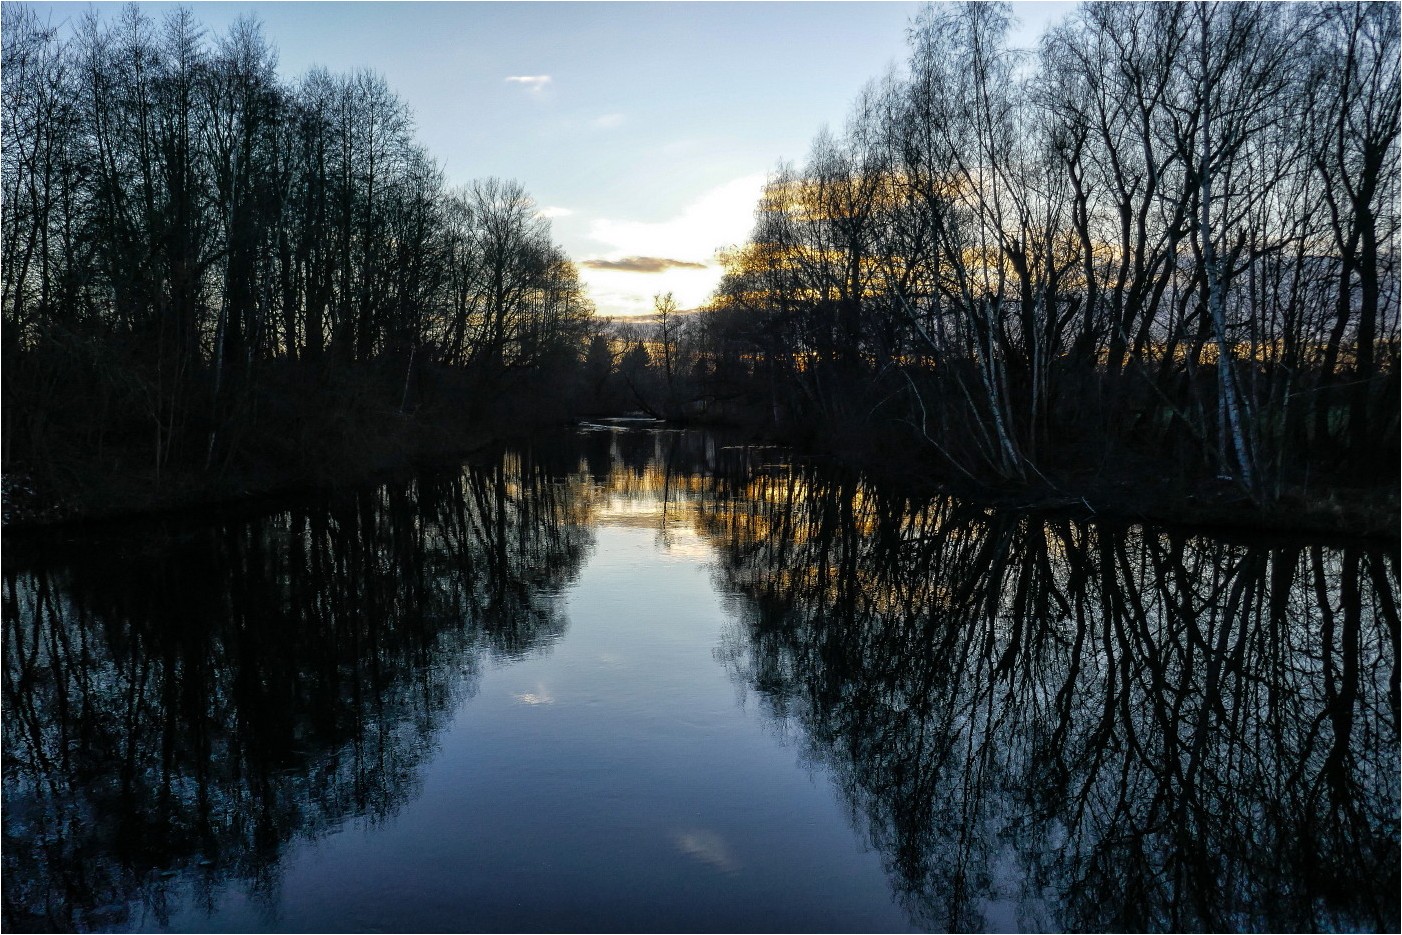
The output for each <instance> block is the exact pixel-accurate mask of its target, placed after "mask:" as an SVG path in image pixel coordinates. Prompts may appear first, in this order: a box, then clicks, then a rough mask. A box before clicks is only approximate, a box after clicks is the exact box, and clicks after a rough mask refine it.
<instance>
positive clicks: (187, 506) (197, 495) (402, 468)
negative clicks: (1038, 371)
mask: <svg viewBox="0 0 1402 935" xmlns="http://www.w3.org/2000/svg"><path fill="white" fill-rule="evenodd" d="M584 421H585V422H591V421H595V419H587V420H584ZM579 424H580V420H572V421H570V422H569V423H560V422H553V421H548V420H543V421H541V422H539V423H535V424H530V425H518V426H517V427H516V430H514V431H512V430H504V429H503V428H502V427H500V426H494V427H491V428H488V427H485V426H483V427H477V428H475V429H474V428H468V429H463V430H461V431H459V432H456V433H454V437H453V439H452V442H451V443H449V444H439V445H436V446H435V445H424V444H419V445H417V446H415V447H409V448H403V449H398V450H395V451H391V452H386V451H380V452H377V453H374V454H372V455H371V456H370V457H368V458H367V459H366V460H365V461H363V462H361V463H359V464H356V465H348V464H344V463H342V464H339V465H337V466H336V467H335V468H334V469H330V470H323V471H321V472H319V476H313V475H310V474H309V473H308V472H306V471H300V470H295V469H284V470H276V469H273V470H264V471H261V472H259V474H258V475H257V476H256V477H246V478H223V479H216V480H215V481H213V482H212V483H210V482H206V483H203V484H201V483H199V482H198V481H199V478H193V477H182V478H178V479H177V481H176V482H175V483H173V484H170V485H167V486H166V487H163V488H160V489H158V490H154V491H153V490H149V489H142V488H133V486H132V485H133V484H134V483H136V482H137V481H139V478H134V477H126V478H115V479H114V480H113V484H112V485H111V486H110V487H109V488H107V489H108V491H113V490H122V489H125V490H126V491H128V492H129V493H130V494H132V495H131V496H128V497H127V498H125V499H123V498H120V497H114V498H111V499H106V500H105V501H104V502H103V503H102V505H101V506H95V507H89V508H86V509H79V510H72V511H70V512H67V513H56V512H54V511H52V510H48V511H45V510H40V511H35V512H33V513H29V514H24V513H21V514H20V515H18V516H12V515H10V514H11V511H12V508H13V507H12V504H10V503H9V502H7V503H6V517H7V518H6V522H5V524H4V527H3V529H4V533H5V535H6V536H7V537H9V536H18V537H20V538H21V539H28V538H30V537H34V538H36V539H43V538H47V537H49V536H50V535H59V536H64V535H68V534H72V533H76V532H80V531H100V530H101V529H103V528H104V527H108V526H114V525H120V524H125V523H130V522H140V521H145V520H152V521H159V520H169V519H171V518H184V517H188V518H190V519H191V520H192V521H194V522H201V521H205V520H209V519H213V518H231V517H238V516H242V515H246V514H248V513H250V512H253V513H259V512H263V511H264V510H265V509H266V508H268V507H270V506H274V505H276V504H279V503H281V502H284V501H288V500H304V499H306V498H308V497H317V496H325V495H329V494H334V493H336V492H338V491H345V490H357V489H363V488H366V487H372V486H376V485H379V484H382V483H385V482H388V481H392V480H396V479H402V478H405V477H409V476H413V475H414V474H417V473H418V472H420V471H424V470H431V469H434V468H442V467H450V466H454V465H457V464H461V463H464V462H466V461H469V460H471V459H473V458H474V457H480V456H482V455H483V454H485V453H487V452H490V451H493V450H495V449H499V448H500V447H502V446H505V445H510V444H513V443H521V442H527V443H528V442H530V441H531V440H532V439H537V438H544V437H548V436H549V435H552V434H555V433H557V432H568V431H575V430H577V427H578V425H579ZM662 424H665V425H666V427H668V428H674V429H675V428H680V429H700V430H705V431H711V430H716V431H727V430H728V431H734V432H736V433H737V438H738V439H744V440H745V443H748V444H755V445H780V446H782V447H786V448H788V449H790V450H791V451H792V452H793V453H794V454H795V455H797V456H799V457H800V458H803V459H806V460H810V461H812V462H814V463H818V464H823V465H825V466H829V467H832V468H835V469H838V470H848V471H854V472H856V473H858V474H861V475H863V476H865V477H867V478H869V479H871V480H873V481H875V482H877V483H880V484H884V485H890V486H891V487H893V488H895V489H897V490H899V491H902V492H904V493H907V494H909V495H911V496H916V497H922V496H952V497H957V498H959V499H961V500H965V501H968V503H969V504H970V505H971V506H973V507H978V508H984V509H993V510H997V511H1000V512H1009V513H1017V514H1024V515H1027V516H1039V517H1047V518H1067V519H1074V520H1079V521H1090V522H1095V523H1099V524H1109V525H1136V524H1138V525H1149V526H1155V527H1161V528H1164V529H1171V530H1176V531H1184V532H1194V533H1201V534H1204V535H1210V536H1213V537H1215V538H1222V539H1229V540H1240V541H1249V542H1253V543H1256V542H1261V541H1263V540H1264V541H1270V542H1280V541H1282V540H1285V541H1291V542H1306V543H1308V544H1314V545H1319V544H1328V543H1330V542H1335V541H1338V542H1345V541H1359V540H1366V541H1372V542H1380V543H1385V544H1392V545H1395V544H1397V543H1398V542H1399V539H1400V538H1402V535H1399V510H1398V492H1397V490H1395V489H1393V490H1390V491H1388V490H1377V491H1366V490H1345V491H1333V492H1330V493H1329V494H1326V495H1324V496H1320V497H1317V498H1315V499H1313V500H1309V501H1296V502H1290V503H1281V504H1275V505H1272V506H1268V507H1266V508H1264V509H1263V508H1259V507H1256V506H1255V505H1253V504H1252V503H1251V502H1250V501H1249V500H1247V499H1246V498H1244V497H1242V496H1240V495H1239V494H1237V493H1236V492H1235V491H1234V490H1232V489H1230V488H1229V487H1228V486H1227V485H1225V484H1222V483H1217V484H1213V485H1200V486H1199V487H1198V488H1197V489H1192V488H1187V489H1186V490H1185V489H1184V488H1183V485H1182V484H1181V483H1178V484H1176V485H1175V486H1177V487H1178V489H1177V490H1168V489H1167V488H1169V487H1170V484H1169V483H1168V482H1165V481H1164V479H1162V478H1153V477H1141V478H1139V479H1138V480H1137V481H1135V480H1132V479H1130V478H1127V477H1120V478H1116V479H1115V480H1114V481H1113V482H1100V483H1081V484H1076V483H1074V482H1067V483H1066V484H1065V485H1054V484H1052V483H1051V482H1050V481H1049V482H1048V483H1046V484H1031V483H1029V484H1023V485H1016V486H1013V485H1006V484H1004V485H996V484H978V485H976V484H973V483H971V482H969V481H967V480H963V479H950V478H948V477H940V476H938V475H936V474H935V473H933V472H931V471H930V470H929V467H930V465H929V464H928V463H927V462H920V461H919V460H918V459H913V458H910V457H905V458H899V459H895V460H891V459H883V458H880V457H873V456H871V454H870V453H869V452H868V453H866V454H863V453H860V452H857V451H852V450H845V451H844V450H820V449H819V447H818V446H816V445H813V444H811V443H810V444H804V443H803V442H802V441H799V440H794V439H786V438H782V437H779V436H774V435H771V434H770V433H765V432H755V431H753V430H752V429H751V430H750V431H746V430H745V427H743V426H732V425H701V424H696V423H690V422H684V421H683V422H669V423H662ZM440 440H441V436H440ZM893 464H903V465H908V466H906V467H893V466H892V465H893ZM7 495H8V489H7ZM7 500H8V496H7Z"/></svg>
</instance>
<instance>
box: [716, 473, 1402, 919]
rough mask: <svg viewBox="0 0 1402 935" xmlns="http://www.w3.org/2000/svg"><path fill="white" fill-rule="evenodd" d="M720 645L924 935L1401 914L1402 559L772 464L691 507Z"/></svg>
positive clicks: (1360, 549)
mask: <svg viewBox="0 0 1402 935" xmlns="http://www.w3.org/2000/svg"><path fill="white" fill-rule="evenodd" d="M705 524H706V528H707V530H708V532H709V533H710V535H711V536H712V537H713V538H714V539H715V540H716V541H718V542H723V543H725V549H724V552H723V566H722V568H721V570H720V575H721V577H722V579H723V582H724V585H725V586H726V587H728V588H732V589H734V590H736V591H738V592H740V593H741V594H743V595H744V597H745V601H744V604H743V606H742V608H741V611H740V620H739V622H738V623H737V625H736V629H735V632H734V634H733V637H732V638H731V639H730V640H728V641H727V644H726V646H725V648H724V650H723V652H722V655H723V656H724V658H725V659H726V661H727V663H728V664H729V665H730V666H731V667H732V669H733V671H734V672H735V673H736V675H737V677H738V678H740V679H741V680H742V681H743V683H744V684H746V685H748V686H750V687H752V688H753V689H754V691H755V692H757V693H758V694H759V695H760V696H761V697H762V698H763V699H764V701H765V703H766V705H767V707H768V710H769V712H770V714H771V716H772V717H774V718H775V719H777V720H778V721H779V722H781V723H783V724H785V725H786V726H787V727H788V728H790V729H791V730H792V732H793V733H795V734H796V735H797V736H798V737H799V739H800V743H801V744H802V745H803V748H804V749H805V751H806V755H807V756H808V757H809V758H811V760H812V761H814V762H816V763H820V764H822V766H824V767H825V768H826V769H828V770H829V771H830V772H831V774H832V775H833V776H834V777H835V781H836V782H837V784H838V785H839V787H840V788H841V790H842V794H843V795H844V797H845V798H846V799H847V800H848V801H849V802H850V803H851V805H852V807H853V809H854V813H855V814H856V815H857V816H858V822H859V824H860V825H862V826H864V828H865V830H866V832H867V834H868V835H869V838H870V840H871V842H872V843H873V844H874V845H875V846H876V847H877V848H878V849H880V851H881V852H882V853H883V854H884V855H885V858H886V861H887V866H888V872H889V873H890V874H891V877H892V879H893V881H894V884H895V887H896V889H897V891H898V896H899V898H900V899H901V900H902V902H903V903H904V904H905V905H906V907H907V909H908V910H909V911H910V912H911V914H912V916H913V918H914V919H915V920H916V921H917V924H919V925H922V926H924V927H927V928H929V929H931V930H936V931H963V930H980V929H987V928H993V929H1002V930H1011V929H1023V930H1028V929H1031V930H1061V931H1078V930H1118V931H1144V930H1165V929H1166V930H1179V931H1183V930H1187V931H1217V930H1233V929H1235V930H1268V931H1303V930H1319V929H1376V930H1379V931H1396V930H1397V927H1398V903H1397V893H1398V879H1399V877H1398V730H1397V716H1398V615H1397V598H1396V581H1397V556H1396V554H1395V553H1391V554H1384V553H1382V552H1380V551H1378V550H1374V549H1369V548H1365V547H1362V546H1347V547H1343V548H1337V549H1331V548H1323V547H1320V546H1312V547H1306V546H1285V547H1275V548H1267V547H1261V546H1252V545H1239V544H1231V543H1227V542H1223V541H1219V540H1215V539H1211V538H1205V537H1197V536H1188V535H1181V534H1170V533H1160V532H1154V531H1143V530H1139V529H1128V530H1124V529H1110V528H1104V527H1099V528H1097V527H1095V526H1091V525H1087V524H1083V523H1078V522H1070V521H1066V520H1049V521H1043V520H1041V519H1032V518H1027V517H1018V516H1009V515H997V514H992V513H985V512H984V511H982V510H979V509H974V508H970V507H969V506H967V505H961V504H960V503H958V502H956V501H952V500H946V499H933V500H909V499H904V498H901V497H898V496H892V495H890V494H888V493H886V492H883V491H882V490H880V489H877V488H874V487H872V486H870V485H867V484H863V483H860V482H857V481H855V480H853V479H850V478H848V479H840V478H838V479H834V478H832V477H828V476H825V475H824V474H822V473H821V472H817V471H813V470H794V471H790V472H785V473H782V474H769V475H766V476H763V477H760V478H757V479H755V480H754V481H753V482H752V483H751V485H750V487H749V490H748V495H747V496H746V497H744V498H743V499H741V500H738V501H735V502H734V503H733V504H731V505H730V506H729V507H728V508H727V509H722V510H717V511H715V512H714V513H712V514H711V515H708V516H707V517H706V518H705Z"/></svg>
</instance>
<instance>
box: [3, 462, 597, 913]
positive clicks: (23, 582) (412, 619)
mask: <svg viewBox="0 0 1402 935" xmlns="http://www.w3.org/2000/svg"><path fill="white" fill-rule="evenodd" d="M553 479H554V477H553V475H552V474H549V473H547V472H546V471H545V470H544V469H543V468H542V467H541V466H540V465H539V464H536V463H533V462H529V461H523V460H522V459H520V458H517V457H507V458H505V459H504V460H503V461H502V462H500V463H498V464H497V465H495V466H492V467H485V468H484V467H473V468H468V469H466V470H464V471H462V472H453V473H452V474H449V475H444V476H428V477H423V478H420V479H419V480H418V481H417V482H414V483H407V484H398V485H387V486H385V487H382V488H380V489H378V490H376V491H373V492H366V493H361V494H357V495H347V496H343V497H338V498H335V499H334V500H332V501H331V502H329V503H323V504H318V505H317V506H315V507H312V508H306V509H294V510H290V511H287V512H285V513H281V514H278V515H275V516H272V517H266V518H263V519H259V520H256V521H248V522H243V523H231V524H226V525H223V526H217V527H206V528H202V529H194V530H184V531H173V530H171V529H169V528H166V527H160V526H152V527H148V528H147V529H145V530H144V531H143V532H142V533H141V534H140V535H124V536H120V537H108V538H105V539H103V540H102V541H99V542H96V543H93V544H91V545H76V546H74V545H70V546H67V547H65V548H64V549H63V550H62V551H63V553H64V557H63V559H62V561H38V562H35V563H32V564H31V565H30V566H29V567H27V568H10V569H7V570H6V573H5V583H4V584H5V602H4V608H5V610H4V638H5V669H4V693H5V694H4V701H5V710H4V717H5V738H4V739H5V745H4V769H5V819H4V839H5V847H4V882H5V886H4V913H5V927H6V928H7V929H11V930H20V929H34V928H40V929H59V930H74V929H80V930H86V929H111V928H119V927H125V926H130V925H136V926H140V927H154V926H164V925H165V924H166V923H167V921H168V919H169V918H170V915H171V913H172V912H173V911H175V910H176V909H177V908H179V906H180V904H181V903H182V902H189V901H193V902H195V903H196V904H201V903H202V904H207V905H212V904H213V902H214V898H215V895H216V892H217V890H218V889H219V888H220V887H222V886H224V885H226V884H228V883H229V882H231V881H239V882H241V883H242V884H243V885H244V888H245V889H247V890H248V891H250V892H252V893H253V894H254V896H255V898H258V897H259V896H260V895H261V897H262V898H264V899H266V900H274V899H275V898H276V889H277V883H278V875H277V869H278V860H279V857H280V855H281V853H282V851H283V850H284V848H285V846H286V845H287V844H288V843H289V842H290V841H292V840H294V839H297V838H303V839H305V838H314V837H317V836H319V835H321V834H323V833H324V832H326V831H327V830H329V829H332V828H334V827H336V826H337V825H339V824H341V823H343V822H345V821H346V820H347V819H349V818H353V817H361V818H363V819H365V820H368V821H371V822H374V821H377V820H380V819H382V818H384V817H386V816H388V815H391V814H393V813H394V812H395V811H396V810H397V809H398V808H399V807H400V806H401V804H402V803H404V802H405V801H407V800H408V799H410V798H412V797H413V796H414V795H415V792H416V787H417V779H416V777H417V773H418V770H419V767H420V765H421V764H422V763H423V762H424V761H425V759H426V758H427V757H429V756H430V755H431V754H432V751H433V747H434V743H435V735H436V734H437V733H438V732H439V731H440V729H441V727H442V725H443V724H444V722H445V719H446V718H447V717H448V715H450V714H451V712H452V711H453V710H454V709H455V708H456V706H457V705H458V703H459V702H460V701H461V700H463V699H464V698H465V697H467V696H469V695H471V694H472V693H473V692H474V690H475V684H476V678H477V674H478V672H479V671H480V668H481V666H482V665H483V663H484V660H487V659H490V658H493V657H507V658H510V657H513V656H517V655H520V654H523V653H528V652H530V651H532V650H533V649H535V648H537V647H540V646H542V645H546V644H548V643H549V641H551V640H552V639H554V638H556V637H557V636H559V635H560V633H561V632H562V631H563V628H564V625H565V622H564V618H563V616H562V615H561V613H560V611H559V608H558V600H557V598H558V595H559V591H560V589H561V587H562V586H563V585H564V584H565V583H566V582H567V581H568V580H569V579H570V578H571V576H572V575H574V574H575V572H576V571H577V570H578V568H579V567H580V565H581V562H582V561H583V559H584V557H585V554H586V552H587V550H588V548H589V545H590V537H589V532H588V527H587V524H586V519H587V497H584V496H581V490H580V489H579V486H578V485H577V484H576V485H569V484H564V485H561V484H556V483H553ZM15 551H17V550H15V549H8V550H7V557H9V555H10V554H11V553H12V552H15Z"/></svg>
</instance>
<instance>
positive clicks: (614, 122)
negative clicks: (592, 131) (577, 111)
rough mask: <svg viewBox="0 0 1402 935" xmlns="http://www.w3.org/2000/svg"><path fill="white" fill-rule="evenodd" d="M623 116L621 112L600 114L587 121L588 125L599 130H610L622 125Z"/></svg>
mask: <svg viewBox="0 0 1402 935" xmlns="http://www.w3.org/2000/svg"><path fill="white" fill-rule="evenodd" d="M623 120H624V117H623V115H622V114H601V115H600V116H598V117H595V118H594V119H593V120H591V121H589V125H590V126H593V127H598V128H599V129H600V130H610V129H612V128H614V127H617V126H622V124H623Z"/></svg>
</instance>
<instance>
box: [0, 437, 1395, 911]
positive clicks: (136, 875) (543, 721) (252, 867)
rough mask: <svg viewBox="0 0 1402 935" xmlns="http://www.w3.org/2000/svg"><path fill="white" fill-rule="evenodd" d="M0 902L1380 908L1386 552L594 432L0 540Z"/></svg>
mask: <svg viewBox="0 0 1402 935" xmlns="http://www.w3.org/2000/svg"><path fill="white" fill-rule="evenodd" d="M4 559H5V573H4V587H5V596H4V632H5V649H4V653H5V654H4V693H5V694H4V849H3V864H4V878H3V884H4V886H3V904H4V919H3V921H4V926H5V928H6V929H8V930H13V931H21V930H33V929H38V930H74V929H78V930H102V931H112V930H137V931H166V930H169V931H211V930H215V931H251V930H286V931H308V930H313V931H377V930H378V931H471V930H488V931H509V930H520V931H525V930H530V931H560V930H563V931H587V930H607V931H637V930H648V931H659V930H660V931H690V930H701V931H727V930H735V931H908V930H920V931H925V930H934V931H945V930H983V929H993V930H1061V931H1078V930H1086V931H1100V930H1193V931H1197V930H1209V929H1242V930H1252V929H1262V930H1273V931H1289V930H1313V929H1352V930H1358V929H1361V930H1378V931H1396V930H1397V928H1398V924H1399V920H1398V893H1399V871H1398V847H1399V845H1398V807H1399V806H1398V781H1399V779H1398V757H1399V747H1398V629H1399V628H1398V613H1397V576H1398V557H1397V554H1396V551H1395V549H1387V548H1381V549H1380V548H1379V547H1377V546H1376V545H1369V544H1365V543H1360V544H1354V545H1348V544H1337V545H1331V546H1324V545H1311V544H1308V543H1297V544H1275V545H1266V544H1251V543H1239V542H1226V541H1221V540H1218V539H1214V538H1210V537H1205V536H1193V535H1188V534H1184V533H1177V532H1173V533H1170V532H1162V531H1156V530H1152V529H1142V528H1138V527H1131V528H1128V529H1126V528H1106V527H1098V526H1095V525H1090V524H1085V523H1080V522H1075V521H1070V520H1042V519H1034V518H1028V517H1018V516H1011V515H1001V514H995V513H992V512H990V511H985V510H983V509H981V508H978V507H974V506H970V505H968V504H964V503H961V502H959V501H955V500H950V499H945V498H935V499H930V498H917V499H912V498H910V497H907V496H903V495H901V494H898V493H896V492H892V491H887V490H883V489H881V488H879V487H876V486H873V485H871V484H869V483H867V482H865V481H863V480H861V479H860V478H858V477H855V476H848V475H843V474H840V473H834V472H831V471H825V470H822V469H818V468H814V467H811V466H805V465H801V464H789V463H787V462H786V461H785V459H784V458H783V457H782V454H781V453H780V452H778V451H776V450H774V449H754V448H740V447H725V446H723V445H721V444H720V443H719V442H718V441H717V440H716V439H715V438H712V437H710V436H707V435H704V434H700V433H679V432H652V431H622V430H610V431H594V432H585V433H581V434H579V435H577V436H573V437H569V438H566V439H561V440H557V441H553V442H550V443H541V444H537V445H534V446H531V447H529V448H523V449H520V450H513V451H508V452H505V453H504V454H503V455H502V456H501V458H500V459H498V460H495V461H491V462H490V463H483V464H476V465H471V466H468V467H465V468H463V469H461V470H454V471H447V472H436V473H429V474H425V475H422V476H420V477H419V478H417V479H415V480H413V481H409V482H401V483H393V484H387V485H385V486H382V487H380V488H378V489H374V490H366V491H361V492H356V493H344V494H339V495H334V496H326V497H322V498H319V499H315V500H308V501H306V502H302V503H299V504H297V505H295V506H291V507H288V508H286V509H281V510H278V511H274V512H270V513H266V514H264V515H259V516H256V517H251V518H250V517H242V518H237V519H224V520H220V521H213V520H210V521H204V522H196V521H186V522H181V523H172V522H167V523H143V524H139V525H131V526H127V527H123V528H120V529H112V530H107V531H103V532H100V533H86V534H84V535H83V537H82V538H81V539H80V540H78V541H68V542H64V541H57V542H55V541H43V542H29V541H16V540H13V539H12V540H10V541H8V542H7V547H6V549H5V556H4Z"/></svg>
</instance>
